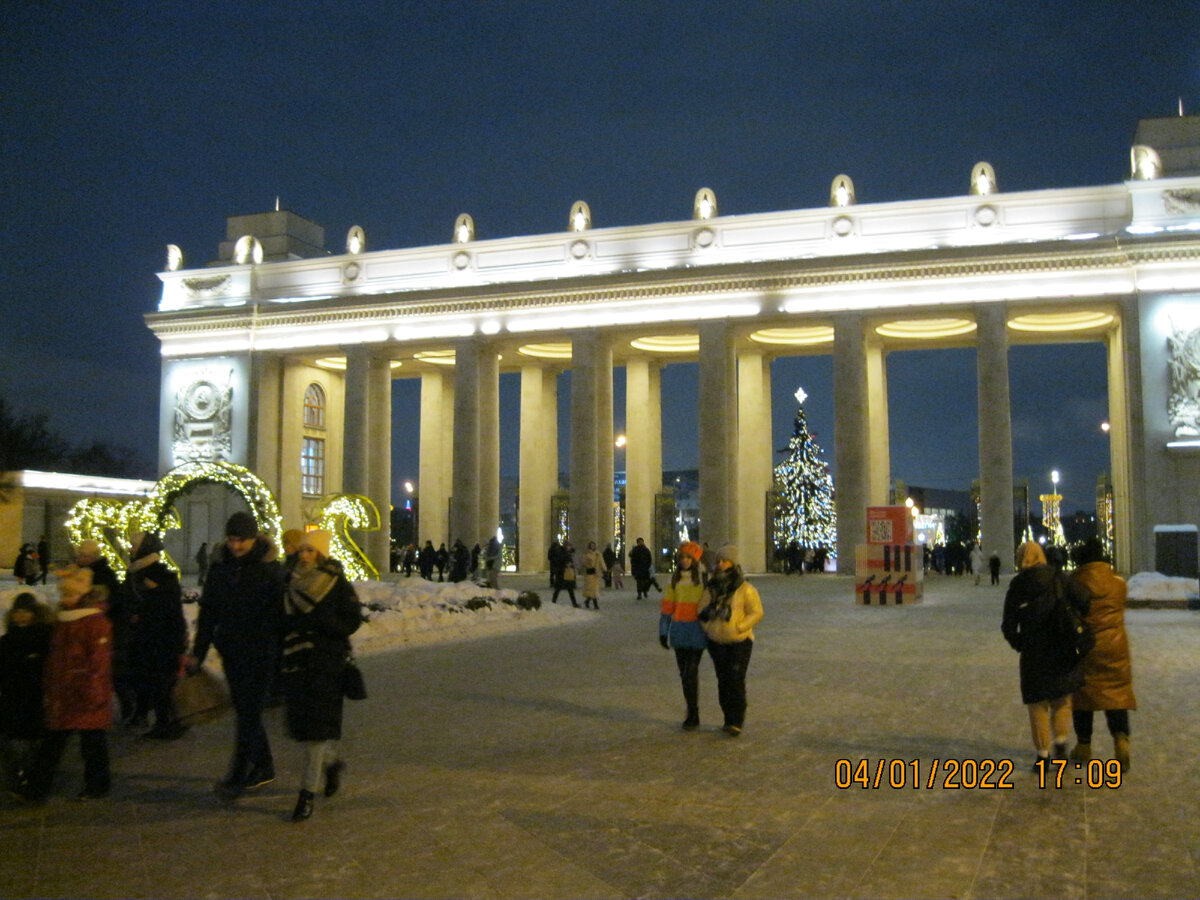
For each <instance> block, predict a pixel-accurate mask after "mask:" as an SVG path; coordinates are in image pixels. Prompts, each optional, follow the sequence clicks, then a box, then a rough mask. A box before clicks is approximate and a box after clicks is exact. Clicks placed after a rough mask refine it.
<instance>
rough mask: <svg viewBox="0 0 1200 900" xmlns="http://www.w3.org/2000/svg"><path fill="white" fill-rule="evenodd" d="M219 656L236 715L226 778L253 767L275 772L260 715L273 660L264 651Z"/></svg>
mask: <svg viewBox="0 0 1200 900" xmlns="http://www.w3.org/2000/svg"><path fill="white" fill-rule="evenodd" d="M221 659H222V661H223V663H224V665H225V678H226V680H227V681H228V682H229V699H230V700H231V701H232V702H233V711H234V714H235V716H236V718H237V730H236V736H235V741H234V749H233V760H232V762H231V763H230V765H229V775H228V776H227V777H228V778H229V779H231V780H235V781H236V780H240V779H244V778H245V777H246V776H247V775H248V774H249V773H250V770H252V769H258V770H260V771H266V772H270V773H274V771H275V761H274V758H273V757H272V756H271V743H270V741H268V740H267V730H266V728H264V727H263V719H262V717H263V709H264V707H265V706H266V704H267V692H268V690H269V689H270V686H271V681H272V669H273V667H274V662H275V661H274V659H273V658H272V657H271V656H269V655H267V654H254V655H250V656H247V655H243V654H239V653H230V654H229V655H225V654H222V656H221Z"/></svg>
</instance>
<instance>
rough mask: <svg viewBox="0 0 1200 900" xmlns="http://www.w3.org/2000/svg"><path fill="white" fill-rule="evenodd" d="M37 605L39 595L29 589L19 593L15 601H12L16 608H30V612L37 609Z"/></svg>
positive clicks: (13, 606)
mask: <svg viewBox="0 0 1200 900" xmlns="http://www.w3.org/2000/svg"><path fill="white" fill-rule="evenodd" d="M37 605H38V599H37V597H36V596H35V595H34V594H31V593H29V592H28V591H24V592H22V593H20V594H17V596H16V597H14V598H13V602H12V608H13V609H14V610H18V609H24V610H28V611H29V612H34V611H36V610H37Z"/></svg>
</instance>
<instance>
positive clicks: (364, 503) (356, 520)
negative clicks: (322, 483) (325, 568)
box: [317, 494, 379, 581]
mask: <svg viewBox="0 0 1200 900" xmlns="http://www.w3.org/2000/svg"><path fill="white" fill-rule="evenodd" d="M317 521H318V523H319V527H320V528H322V529H324V530H325V531H328V532H329V535H330V539H329V555H330V556H332V557H333V558H334V559H336V560H337V561H338V562H340V563H341V564H342V568H343V570H345V573H346V578H348V579H349V580H350V581H371V580H377V579H378V578H379V570H378V569H376V568H375V567H374V566H373V565H371V561H370V560H369V559H367V555H366V554H365V553H363V551H362V548H361V547H359V546H358V544H356V543H355V541H354V538H352V537H350V531H349V529H350V528H357V529H359V530H360V531H378V530H379V508H378V507H377V506H376V505H375V504H374V503H373V502H371V500H370V499H369V498H367V497H363V496H361V495H360V494H332V495H330V496H329V497H327V498H326V499H325V500H324V501H322V503H321V506H320V507H319V510H318V519H317Z"/></svg>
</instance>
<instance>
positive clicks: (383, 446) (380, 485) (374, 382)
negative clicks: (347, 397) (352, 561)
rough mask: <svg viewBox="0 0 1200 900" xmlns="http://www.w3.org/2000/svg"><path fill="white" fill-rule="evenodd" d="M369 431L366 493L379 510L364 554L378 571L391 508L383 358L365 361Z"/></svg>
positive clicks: (384, 567)
mask: <svg viewBox="0 0 1200 900" xmlns="http://www.w3.org/2000/svg"><path fill="white" fill-rule="evenodd" d="M368 380H369V383H368V387H367V390H368V392H369V395H370V400H369V403H370V408H371V409H370V431H369V432H368V435H369V438H368V442H367V443H368V450H367V473H368V477H367V496H368V497H370V498H371V501H372V502H373V503H374V504H375V506H376V508H378V510H379V518H380V522H379V528H378V530H376V531H371V532H367V536H366V546H365V547H364V548H363V549H364V550H366V552H367V557H368V558H369V559H370V560H371V563H372V565H374V566H375V568H377V569H378V570H379V571H380V572H386V571H388V569H389V565H390V558H391V510H392V371H391V360H389V359H388V358H387V357H378V356H372V357H371V358H370V361H369V363H368Z"/></svg>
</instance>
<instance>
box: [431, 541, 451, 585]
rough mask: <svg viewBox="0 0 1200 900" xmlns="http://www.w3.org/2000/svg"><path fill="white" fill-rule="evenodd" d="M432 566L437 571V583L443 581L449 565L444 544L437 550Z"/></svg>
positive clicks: (448, 556)
mask: <svg viewBox="0 0 1200 900" xmlns="http://www.w3.org/2000/svg"><path fill="white" fill-rule="evenodd" d="M434 565H436V566H437V570H438V581H445V580H446V578H445V576H446V567H447V566H448V565H450V551H449V550H447V549H446V545H445V544H441V545H440V546H439V547H438V549H437V556H435V557H434Z"/></svg>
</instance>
